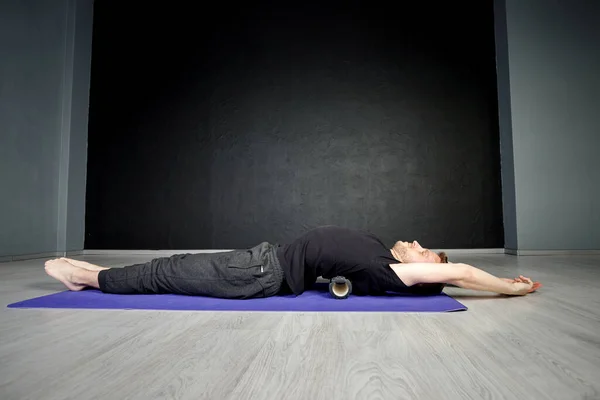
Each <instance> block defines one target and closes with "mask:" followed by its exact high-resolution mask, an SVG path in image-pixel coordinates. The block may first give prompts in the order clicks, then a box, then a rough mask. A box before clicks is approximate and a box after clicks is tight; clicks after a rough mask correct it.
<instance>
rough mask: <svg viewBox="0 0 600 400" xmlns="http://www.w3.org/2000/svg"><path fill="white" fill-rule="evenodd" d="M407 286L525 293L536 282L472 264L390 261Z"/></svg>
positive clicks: (511, 293) (513, 293)
mask: <svg viewBox="0 0 600 400" xmlns="http://www.w3.org/2000/svg"><path fill="white" fill-rule="evenodd" d="M390 267H391V268H392V269H393V270H394V272H395V273H396V275H398V277H399V278H400V279H401V280H402V282H404V284H405V285H407V286H413V285H416V284H418V283H448V284H452V285H456V286H459V287H461V288H465V289H473V290H483V291H488V292H495V293H500V294H507V295H524V294H527V292H528V291H529V290H530V289H531V288H532V286H533V283H532V282H529V283H525V282H508V281H506V280H503V279H500V278H497V277H495V276H494V275H491V274H489V273H487V272H485V271H483V270H481V269H479V268H475V267H473V266H471V265H468V264H452V263H448V264H445V263H444V264H430V263H408V264H390Z"/></svg>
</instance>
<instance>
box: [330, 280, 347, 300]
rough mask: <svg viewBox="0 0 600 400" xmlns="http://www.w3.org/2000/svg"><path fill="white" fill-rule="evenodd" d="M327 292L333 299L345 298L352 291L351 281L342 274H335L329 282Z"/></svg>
mask: <svg viewBox="0 0 600 400" xmlns="http://www.w3.org/2000/svg"><path fill="white" fill-rule="evenodd" d="M329 293H330V294H331V296H333V298H334V299H338V300H342V299H347V298H348V296H350V293H352V282H350V281H349V280H348V279H346V278H344V277H343V276H336V277H335V278H333V279H332V280H331V281H330V282H329Z"/></svg>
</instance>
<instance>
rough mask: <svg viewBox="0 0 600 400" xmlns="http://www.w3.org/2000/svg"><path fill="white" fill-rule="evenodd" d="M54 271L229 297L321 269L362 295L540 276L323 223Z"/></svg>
mask: <svg viewBox="0 0 600 400" xmlns="http://www.w3.org/2000/svg"><path fill="white" fill-rule="evenodd" d="M45 269H46V272H47V274H48V275H50V276H51V277H53V278H55V279H57V280H59V281H60V282H62V283H63V284H65V286H66V287H67V288H69V289H70V290H82V289H84V288H86V287H92V288H96V289H100V290H101V291H103V292H105V293H115V294H146V293H156V294H159V293H175V294H185V295H192V296H209V297H220V298H229V299H249V298H256V297H269V296H274V295H277V294H290V293H293V294H295V295H300V294H301V293H302V292H304V291H305V290H308V289H310V288H311V287H312V286H313V284H314V283H315V282H316V280H317V278H318V277H319V276H321V277H323V278H325V279H332V278H334V277H336V276H344V277H345V278H347V279H349V280H350V281H351V282H352V292H353V293H354V294H358V295H378V294H383V293H385V292H396V293H402V294H415V295H423V294H438V293H440V292H441V291H442V289H443V288H444V286H445V285H446V284H452V285H455V286H458V287H461V288H465V289H473V290H482V291H489V292H495V293H499V294H504V295H515V296H522V295H526V294H528V293H531V292H533V291H535V290H536V289H537V288H538V287H539V284H538V283H537V282H536V283H534V282H532V281H531V279H529V278H526V277H524V276H519V277H518V278H514V279H504V278H497V277H495V276H493V275H490V274H489V273H487V272H485V271H482V270H481V269H478V268H475V267H473V266H471V265H467V264H461V263H450V262H448V258H447V257H446V255H445V254H444V253H439V254H436V253H435V252H432V251H431V250H428V249H425V248H423V247H421V245H420V244H419V243H418V242H416V241H414V242H412V243H408V242H402V241H399V242H396V243H395V244H394V246H393V247H392V248H391V249H389V248H387V247H386V246H385V245H384V244H383V242H382V241H381V240H379V239H378V238H377V237H376V236H374V235H373V234H371V233H368V232H364V231H360V230H354V229H347V228H341V227H337V226H323V227H320V228H316V229H313V230H310V231H308V232H307V233H305V234H304V235H302V236H300V237H299V238H297V239H296V240H294V241H292V242H291V243H289V244H285V245H274V244H270V243H267V242H263V243H260V244H259V245H257V246H255V247H252V248H249V249H245V250H236V251H227V252H220V253H201V254H179V255H174V256H171V257H162V258H156V259H154V260H152V261H149V262H147V263H144V264H135V265H130V266H126V267H124V268H104V267H101V266H98V265H94V264H90V263H87V262H84V261H77V260H72V259H68V258H60V259H55V260H51V261H48V262H46V264H45Z"/></svg>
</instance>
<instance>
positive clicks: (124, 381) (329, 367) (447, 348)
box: [0, 255, 600, 400]
mask: <svg viewBox="0 0 600 400" xmlns="http://www.w3.org/2000/svg"><path fill="white" fill-rule="evenodd" d="M86 259H87V260H88V261H91V262H96V263H99V264H103V265H107V266H118V265H124V264H127V263H132V262H138V261H142V260H146V259H148V257H137V258H133V257H121V258H117V257H112V258H111V257H106V256H97V257H87V258H86ZM43 261H44V260H32V261H21V262H14V263H5V264H0V305H1V307H0V399H2V400H12V399H19V400H23V399H35V400H50V399H110V400H117V399H144V400H146V399H170V398H174V399H193V400H197V399H211V400H221V399H253V400H254V399H287V400H293V399H303V400H304V399H308V400H313V399H328V400H331V399H344V400H345V399H424V400H427V399H436V400H437V399H523V400H526V399H558V400H568V399H599V398H600V290H598V287H599V285H600V257H598V256H553V257H531V256H530V257H514V256H505V255H482V256H474V255H465V256H463V257H459V258H458V259H456V257H455V261H462V262H468V263H471V264H473V265H477V266H480V267H482V268H483V269H485V270H487V271H489V272H492V273H494V274H496V275H499V276H504V277H513V276H515V275H518V274H524V275H527V276H531V277H532V278H534V279H537V280H540V281H542V282H543V283H544V285H545V286H544V288H543V289H542V290H541V292H539V293H536V294H533V295H530V296H527V297H520V298H500V297H495V296H490V295H489V294H485V293H484V294H477V293H473V292H467V291H461V290H459V289H455V288H450V289H447V293H449V294H451V295H456V296H455V297H456V298H457V299H458V300H459V301H461V302H463V303H464V304H465V305H467V306H468V307H469V311H466V312H459V313H449V314H407V313H400V314H393V313H259V312H254V313H250V312H162V311H161V312H158V311H109V310H106V311H105V310H94V311H86V310H27V309H8V308H6V305H7V304H9V303H12V302H16V301H20V300H25V299H28V298H31V297H35V296H40V295H44V294H49V293H53V292H56V291H60V290H62V289H63V288H62V287H61V285H60V284H59V283H57V282H55V281H53V280H52V279H51V278H49V277H47V276H46V275H45V274H44V270H43Z"/></svg>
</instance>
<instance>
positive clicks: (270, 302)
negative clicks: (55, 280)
mask: <svg viewBox="0 0 600 400" xmlns="http://www.w3.org/2000/svg"><path fill="white" fill-rule="evenodd" d="M8 307H10V308H85V309H116V310H193V311H365V312H368V311H374V312H448V311H465V310H466V309H467V307H465V306H464V305H463V304H461V303H459V302H458V301H456V300H454V299H453V298H452V297H450V296H447V295H445V294H440V295H435V296H401V295H392V294H390V295H385V296H350V297H349V298H347V299H345V300H336V299H333V298H332V297H331V296H330V295H329V292H328V291H327V285H316V286H315V288H314V289H313V290H310V291H307V292H305V293H303V294H302V295H300V296H293V295H286V296H275V297H269V298H261V299H250V300H227V299H216V298H211V297H198V296H183V295H175V294H140V295H119V294H106V293H102V292H100V291H99V290H83V291H80V292H71V291H65V292H60V293H55V294H50V295H47V296H42V297H36V298H34V299H30V300H25V301H21V302H18V303H14V304H9V305H8Z"/></svg>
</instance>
